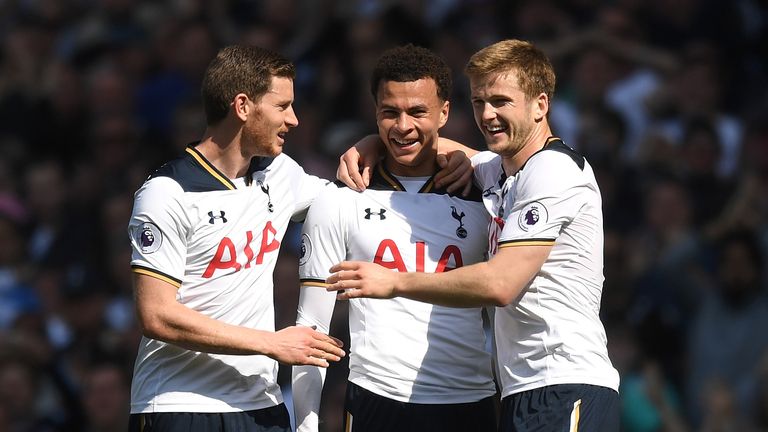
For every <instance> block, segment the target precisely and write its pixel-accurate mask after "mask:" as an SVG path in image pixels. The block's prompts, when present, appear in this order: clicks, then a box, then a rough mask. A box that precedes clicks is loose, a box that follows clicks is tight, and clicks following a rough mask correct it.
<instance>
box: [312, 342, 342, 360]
mask: <svg viewBox="0 0 768 432" xmlns="http://www.w3.org/2000/svg"><path fill="white" fill-rule="evenodd" d="M324 345H326V346H327V348H315V349H314V350H313V351H312V357H315V358H319V359H321V360H325V361H339V360H341V357H342V356H343V355H344V351H342V350H340V349H338V348H336V347H334V346H332V345H330V344H324Z"/></svg>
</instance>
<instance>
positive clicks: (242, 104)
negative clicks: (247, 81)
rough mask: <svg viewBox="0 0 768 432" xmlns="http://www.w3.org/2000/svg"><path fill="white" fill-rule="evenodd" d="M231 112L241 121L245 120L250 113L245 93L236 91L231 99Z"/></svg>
mask: <svg viewBox="0 0 768 432" xmlns="http://www.w3.org/2000/svg"><path fill="white" fill-rule="evenodd" d="M232 112H233V113H234V114H235V116H236V117H237V118H239V119H240V120H241V121H245V120H246V119H247V118H248V115H249V114H250V113H251V105H250V99H249V98H248V96H247V95H246V94H245V93H238V94H236V95H235V98H234V100H233V101H232Z"/></svg>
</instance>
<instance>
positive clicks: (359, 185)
mask: <svg viewBox="0 0 768 432" xmlns="http://www.w3.org/2000/svg"><path fill="white" fill-rule="evenodd" d="M365 169H366V168H363V171H365ZM349 177H350V179H351V180H352V182H353V183H354V185H355V187H354V188H353V189H355V190H356V191H358V192H362V191H364V190H365V186H366V184H367V183H366V181H365V180H364V179H363V176H362V175H361V174H360V171H358V170H352V171H350V172H349Z"/></svg>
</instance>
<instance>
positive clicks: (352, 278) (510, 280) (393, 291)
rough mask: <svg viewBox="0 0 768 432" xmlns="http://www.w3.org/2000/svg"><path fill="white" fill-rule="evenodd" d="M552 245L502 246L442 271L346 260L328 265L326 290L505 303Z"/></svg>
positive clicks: (449, 302)
mask: <svg viewBox="0 0 768 432" xmlns="http://www.w3.org/2000/svg"><path fill="white" fill-rule="evenodd" d="M551 250H552V246H551V245H542V246H538V245H537V246H510V247H505V248H502V249H500V250H499V253H497V254H496V255H495V256H494V257H493V258H491V259H490V260H489V261H487V262H483V263H477V264H472V265H470V266H465V267H460V268H457V269H455V270H451V271H449V272H445V273H415V272H414V273H400V272H394V271H392V270H389V269H386V268H384V267H381V266H379V265H376V264H373V263H367V262H359V261H344V262H342V263H339V264H337V265H335V266H333V267H332V268H331V272H333V274H332V275H331V276H330V277H329V278H328V280H327V282H328V283H329V284H331V285H330V286H329V287H328V290H329V291H339V293H338V296H337V298H339V299H341V300H346V299H350V298H358V297H371V298H392V297H405V298H409V299H413V300H418V301H423V302H427V303H434V304H438V305H443V306H452V307H477V306H482V305H496V306H505V305H508V304H509V303H512V302H513V301H514V300H515V299H516V298H518V296H520V293H521V292H522V291H523V289H524V288H525V287H526V286H527V285H528V284H529V283H530V282H531V280H532V279H533V277H534V276H536V273H538V272H539V270H541V266H542V265H543V264H544V261H546V259H547V257H548V256H549V252H550V251H551ZM342 291H343V292H342Z"/></svg>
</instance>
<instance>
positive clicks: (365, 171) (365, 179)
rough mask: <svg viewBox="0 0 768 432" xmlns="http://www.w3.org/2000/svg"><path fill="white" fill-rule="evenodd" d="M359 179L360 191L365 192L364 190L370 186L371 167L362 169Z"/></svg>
mask: <svg viewBox="0 0 768 432" xmlns="http://www.w3.org/2000/svg"><path fill="white" fill-rule="evenodd" d="M361 177H362V179H363V189H362V190H365V188H366V187H368V185H370V184H371V167H369V166H366V167H363V173H362V174H361Z"/></svg>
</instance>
